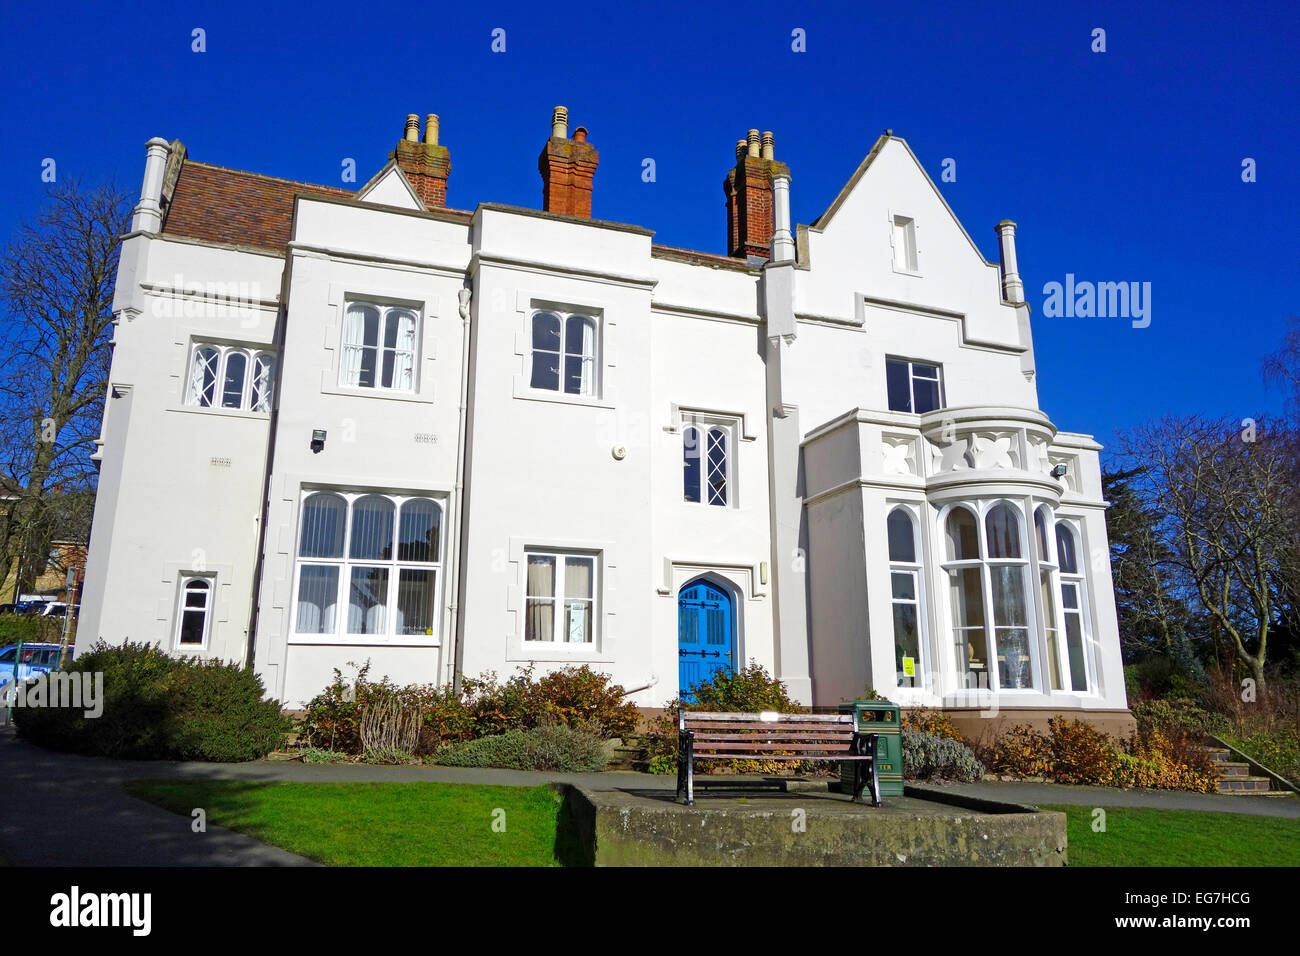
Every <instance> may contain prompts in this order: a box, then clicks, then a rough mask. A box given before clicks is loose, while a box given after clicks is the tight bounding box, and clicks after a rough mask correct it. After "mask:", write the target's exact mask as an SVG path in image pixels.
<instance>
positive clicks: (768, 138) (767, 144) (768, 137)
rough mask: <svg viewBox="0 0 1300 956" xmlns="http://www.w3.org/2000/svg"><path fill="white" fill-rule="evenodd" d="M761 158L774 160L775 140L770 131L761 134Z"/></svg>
mask: <svg viewBox="0 0 1300 956" xmlns="http://www.w3.org/2000/svg"><path fill="white" fill-rule="evenodd" d="M763 158H764V159H776V139H775V138H774V137H773V136H772V131H771V130H768V131H767V132H766V133H764V134H763Z"/></svg>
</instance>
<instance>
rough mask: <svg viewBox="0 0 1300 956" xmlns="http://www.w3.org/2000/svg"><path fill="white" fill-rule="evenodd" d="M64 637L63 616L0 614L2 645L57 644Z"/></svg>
mask: <svg viewBox="0 0 1300 956" xmlns="http://www.w3.org/2000/svg"><path fill="white" fill-rule="evenodd" d="M62 638H63V618H61V617H37V616H35V615H31V614H0V647H8V646H9V645H10V644H17V643H18V642H19V641H22V642H23V643H24V644H57V643H59V641H60V640H62Z"/></svg>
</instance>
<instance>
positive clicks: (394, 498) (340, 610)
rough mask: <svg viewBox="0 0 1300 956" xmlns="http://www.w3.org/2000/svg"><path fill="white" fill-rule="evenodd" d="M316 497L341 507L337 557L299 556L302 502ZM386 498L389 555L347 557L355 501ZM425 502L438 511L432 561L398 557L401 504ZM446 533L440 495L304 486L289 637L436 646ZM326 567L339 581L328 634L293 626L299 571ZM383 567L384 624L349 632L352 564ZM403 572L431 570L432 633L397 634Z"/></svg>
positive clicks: (302, 511) (303, 505) (301, 514)
mask: <svg viewBox="0 0 1300 956" xmlns="http://www.w3.org/2000/svg"><path fill="white" fill-rule="evenodd" d="M316 495H337V496H338V497H340V498H342V499H343V500H344V503H345V505H346V507H345V510H344V516H343V548H342V556H341V557H331V558H315V557H303V556H302V553H301V552H302V531H303V523H304V520H305V515H306V510H307V503H308V501H309V500H310V499H311V498H312V497H314V496H316ZM372 496H373V497H378V498H385V499H387V500H389V501H391V502H392V503H393V507H394V511H393V538H392V555H391V557H389V558H388V559H383V558H353V557H351V543H352V520H353V515H354V505H355V504H356V502H357V501H359V500H360V499H362V498H368V497H372ZM417 500H418V501H429V502H431V503H432V504H434V505H435V506H436V507H437V508H438V510H439V517H438V553H437V554H436V555H434V560H433V561H409V560H408V561H403V560H400V557H399V551H398V537H399V535H400V533H401V515H402V505H404V504H406V503H407V502H409V501H417ZM446 532H447V502H446V500H445V498H444V497H443V496H440V495H436V494H432V493H429V492H388V491H381V490H378V489H368V488H334V487H308V488H304V489H303V493H302V497H301V499H300V500H299V502H298V526H297V528H296V531H295V538H294V565H293V595H292V601H291V603H290V606H289V634H290V641H291V642H292V643H298V644H361V645H367V644H395V645H410V646H421V647H423V646H438V645H439V644H440V636H441V634H440V632H441V626H442V589H443V587H444V565H445V561H444V558H443V556H444V554H445V553H446V551H445V549H446V547H447V544H446V540H445V539H446ZM307 565H311V566H329V567H337V568H338V581H337V582H336V585H335V588H336V589H335V600H334V627H333V629H332V630H331V631H328V632H324V633H321V632H318V631H300V630H298V598H299V592H300V589H301V587H302V570H303V567H304V566H307ZM377 567H382V568H386V569H387V570H388V585H387V593H386V595H385V605H384V608H385V612H384V613H385V628H384V631H383V632H382V633H370V634H352V633H349V632H348V609H349V603H348V596H349V594H348V588H349V587H350V582H351V579H352V569H353V568H377ZM403 570H417V571H425V570H427V571H432V572H433V594H432V595H431V600H432V603H433V606H432V608H431V609H430V619H431V627H430V631H431V632H432V633H426V634H399V633H397V616H398V615H397V611H398V604H397V599H398V588H399V582H400V579H401V572H402V571H403Z"/></svg>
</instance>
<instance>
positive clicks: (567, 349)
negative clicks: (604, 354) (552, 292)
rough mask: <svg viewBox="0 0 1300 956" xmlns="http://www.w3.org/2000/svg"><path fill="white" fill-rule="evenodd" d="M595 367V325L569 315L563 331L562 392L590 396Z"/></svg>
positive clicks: (586, 319) (590, 321) (592, 392)
mask: <svg viewBox="0 0 1300 956" xmlns="http://www.w3.org/2000/svg"><path fill="white" fill-rule="evenodd" d="M595 365H596V324H595V322H593V321H592V320H591V319H589V318H586V317H584V316H581V315H571V316H569V319H568V321H567V322H566V323H565V329H564V390H565V392H567V393H569V394H570V395H592V394H594V392H595V389H594V385H595V382H594V374H595Z"/></svg>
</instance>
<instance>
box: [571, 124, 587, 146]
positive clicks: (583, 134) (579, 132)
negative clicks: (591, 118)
mask: <svg viewBox="0 0 1300 956" xmlns="http://www.w3.org/2000/svg"><path fill="white" fill-rule="evenodd" d="M573 141H574V142H575V143H585V142H586V141H587V127H585V126H579V127H578V128H577V129H575V130H574V131H573Z"/></svg>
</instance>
